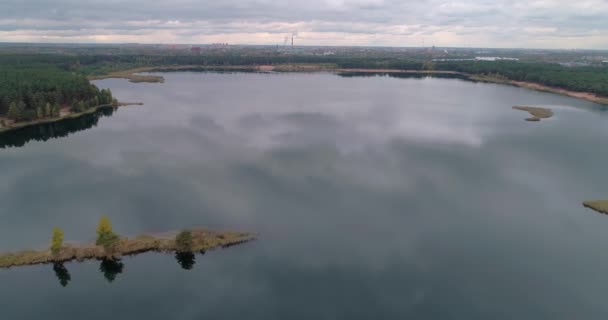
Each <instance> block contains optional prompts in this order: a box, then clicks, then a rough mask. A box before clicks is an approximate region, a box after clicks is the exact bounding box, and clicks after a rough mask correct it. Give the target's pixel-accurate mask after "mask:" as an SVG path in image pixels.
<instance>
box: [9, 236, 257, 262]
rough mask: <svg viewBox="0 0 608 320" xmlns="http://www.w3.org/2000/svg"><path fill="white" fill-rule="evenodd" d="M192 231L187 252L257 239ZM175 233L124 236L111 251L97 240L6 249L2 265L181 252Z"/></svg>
mask: <svg viewBox="0 0 608 320" xmlns="http://www.w3.org/2000/svg"><path fill="white" fill-rule="evenodd" d="M189 231H190V232H191V235H192V245H191V247H190V248H189V249H188V252H199V251H201V252H202V251H208V250H213V249H217V248H227V247H230V246H234V245H238V244H242V243H245V242H249V241H252V240H254V239H255V236H254V235H252V234H250V233H243V232H231V231H227V232H219V231H211V230H207V229H203V228H194V229H191V230H189ZM175 234H177V232H173V233H165V234H160V235H140V236H138V237H135V238H121V239H120V240H119V242H118V244H117V245H116V248H115V249H114V250H113V251H112V252H111V253H108V252H107V251H106V250H105V249H104V247H102V246H99V245H95V244H82V245H80V244H67V245H65V246H63V247H62V248H61V249H60V251H59V252H58V253H55V254H54V253H53V252H51V250H50V249H44V250H39V251H36V250H24V251H20V252H13V253H4V254H0V269H2V268H4V269H6V268H12V267H18V266H29V265H38V264H55V263H64V262H70V261H85V260H95V259H97V260H104V259H111V260H116V259H120V258H121V257H124V256H132V255H137V254H141V253H145V252H150V251H155V252H181V251H180V249H178V244H177V243H176V240H175Z"/></svg>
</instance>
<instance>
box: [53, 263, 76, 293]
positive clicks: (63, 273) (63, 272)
mask: <svg viewBox="0 0 608 320" xmlns="http://www.w3.org/2000/svg"><path fill="white" fill-rule="evenodd" d="M53 271H55V276H56V277H57V279H58V280H59V284H61V286H62V287H66V286H67V285H68V283H69V282H70V281H71V280H72V277H71V276H70V272H68V269H67V268H66V267H65V265H63V263H60V262H57V263H54V264H53Z"/></svg>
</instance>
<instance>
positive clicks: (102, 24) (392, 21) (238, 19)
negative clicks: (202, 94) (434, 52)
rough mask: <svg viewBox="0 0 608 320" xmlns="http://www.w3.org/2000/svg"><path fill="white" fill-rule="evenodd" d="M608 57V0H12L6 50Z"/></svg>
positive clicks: (3, 25)
mask: <svg viewBox="0 0 608 320" xmlns="http://www.w3.org/2000/svg"><path fill="white" fill-rule="evenodd" d="M292 35H293V38H294V41H295V44H296V45H312V46H314V45H320V46H328V45H330V46H388V47H421V46H432V45H436V46H440V47H488V48H539V49H543V48H545V49H608V1H605V0H581V1H575V2H573V1H566V0H529V1H523V0H514V1H507V0H493V1H487V0H460V1H449V0H419V1H394V0H307V1H300V0H298V1H295V0H292V1H281V2H278V1H270V0H225V1H196V0H176V1H162V2H161V1H151V0H148V1H144V0H131V1H117V0H107V1H103V2H92V1H74V0H53V1H51V0H32V1H23V0H4V1H2V2H1V3H0V41H1V42H41V43H148V44H153V43H184V44H187V43H198V44H204V43H229V44H253V45H255V44H263V45H277V44H278V45H282V44H290V43H291V37H292Z"/></svg>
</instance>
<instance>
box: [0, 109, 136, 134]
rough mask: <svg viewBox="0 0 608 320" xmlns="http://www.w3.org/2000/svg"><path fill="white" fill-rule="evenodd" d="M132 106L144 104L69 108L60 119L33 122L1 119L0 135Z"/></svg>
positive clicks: (63, 110)
mask: <svg viewBox="0 0 608 320" xmlns="http://www.w3.org/2000/svg"><path fill="white" fill-rule="evenodd" d="M131 105H138V106H141V105H143V103H142V102H118V103H117V104H116V105H113V104H103V105H99V106H96V107H92V108H89V109H87V110H85V111H82V112H71V111H69V110H68V109H67V108H64V109H62V110H61V114H60V116H59V117H49V118H43V119H36V120H32V121H22V122H13V121H12V120H9V119H7V118H3V117H0V120H3V121H4V122H5V125H4V126H2V125H0V133H4V132H8V131H12V130H17V129H21V128H25V127H29V126H35V125H39V124H45V123H53V122H57V121H61V120H65V119H73V118H78V117H82V116H84V115H87V114H91V113H94V112H95V111H97V110H99V109H101V108H118V107H125V106H131Z"/></svg>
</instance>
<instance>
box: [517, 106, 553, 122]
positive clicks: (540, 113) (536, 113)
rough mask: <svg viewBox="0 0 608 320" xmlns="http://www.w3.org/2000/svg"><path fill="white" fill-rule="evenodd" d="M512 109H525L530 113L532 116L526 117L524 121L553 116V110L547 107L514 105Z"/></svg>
mask: <svg viewBox="0 0 608 320" xmlns="http://www.w3.org/2000/svg"><path fill="white" fill-rule="evenodd" d="M513 109H516V110H522V111H527V112H528V113H530V114H531V115H532V117H529V118H526V121H540V119H547V118H551V117H553V111H552V110H551V109H547V108H539V107H527V106H514V107H513Z"/></svg>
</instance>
